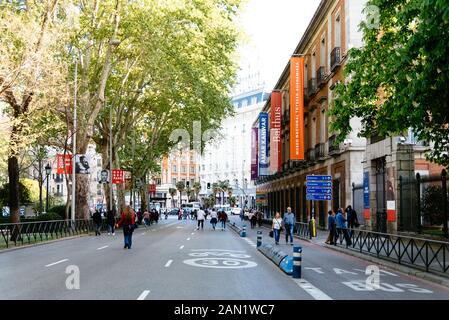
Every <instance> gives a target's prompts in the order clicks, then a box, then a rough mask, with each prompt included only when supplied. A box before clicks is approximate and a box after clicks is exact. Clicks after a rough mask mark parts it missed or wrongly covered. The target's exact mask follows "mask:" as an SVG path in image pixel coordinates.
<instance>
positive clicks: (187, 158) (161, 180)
mask: <svg viewBox="0 0 449 320" xmlns="http://www.w3.org/2000/svg"><path fill="white" fill-rule="evenodd" d="M179 181H182V182H184V185H186V186H187V184H188V185H189V187H190V188H192V187H193V184H194V183H195V182H199V156H198V154H197V152H196V151H194V150H184V151H180V150H173V151H172V152H171V153H170V154H169V155H168V156H167V157H164V158H163V159H162V162H161V176H160V177H156V178H155V179H153V182H154V183H155V184H156V194H155V195H152V196H151V198H150V199H151V201H152V202H159V203H161V205H162V206H163V207H167V208H171V207H173V206H175V207H177V206H180V204H181V203H186V202H188V201H189V200H188V197H187V194H186V192H183V195H182V198H180V195H179V192H176V194H175V195H174V196H173V197H172V196H171V195H170V192H169V190H170V188H173V189H176V183H177V182H179Z"/></svg>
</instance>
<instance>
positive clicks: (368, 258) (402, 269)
mask: <svg viewBox="0 0 449 320" xmlns="http://www.w3.org/2000/svg"><path fill="white" fill-rule="evenodd" d="M323 247H325V248H328V249H331V250H334V251H339V252H342V253H345V254H348V255H350V256H353V257H357V258H360V259H362V260H366V261H370V262H374V263H377V264H379V265H381V266H384V267H388V268H390V269H392V270H396V271H400V272H402V273H405V274H407V275H410V276H415V277H417V278H421V279H424V280H427V281H431V282H434V283H437V284H440V285H443V286H446V287H449V279H445V278H443V277H440V276H438V275H435V274H432V273H428V272H425V271H421V270H417V269H413V268H411V267H408V266H405V265H400V264H397V263H394V262H390V261H387V260H384V259H379V258H376V257H372V256H369V255H366V254H363V253H358V252H353V251H351V250H346V249H343V248H340V247H336V246H333V245H328V244H323Z"/></svg>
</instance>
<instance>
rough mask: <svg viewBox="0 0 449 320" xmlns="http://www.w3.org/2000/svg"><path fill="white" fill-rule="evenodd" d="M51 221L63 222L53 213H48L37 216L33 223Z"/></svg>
mask: <svg viewBox="0 0 449 320" xmlns="http://www.w3.org/2000/svg"><path fill="white" fill-rule="evenodd" d="M52 220H64V218H61V216H60V215H59V214H57V213H55V212H48V213H44V214H41V215H39V216H37V217H36V218H35V219H34V221H52Z"/></svg>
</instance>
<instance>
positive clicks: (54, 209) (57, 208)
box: [48, 205, 65, 220]
mask: <svg viewBox="0 0 449 320" xmlns="http://www.w3.org/2000/svg"><path fill="white" fill-rule="evenodd" d="M48 213H56V214H57V215H58V216H59V217H60V218H61V219H62V220H64V219H65V205H57V206H54V207H51V208H50V209H48Z"/></svg>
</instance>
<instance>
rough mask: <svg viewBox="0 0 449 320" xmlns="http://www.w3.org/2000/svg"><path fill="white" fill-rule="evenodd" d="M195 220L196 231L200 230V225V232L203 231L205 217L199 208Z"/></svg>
mask: <svg viewBox="0 0 449 320" xmlns="http://www.w3.org/2000/svg"><path fill="white" fill-rule="evenodd" d="M196 215H197V220H198V228H196V230H200V225H201V230H203V229H204V217H205V215H206V214H205V213H204V210H203V207H201V208H200V209H199V210H197V213H196Z"/></svg>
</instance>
